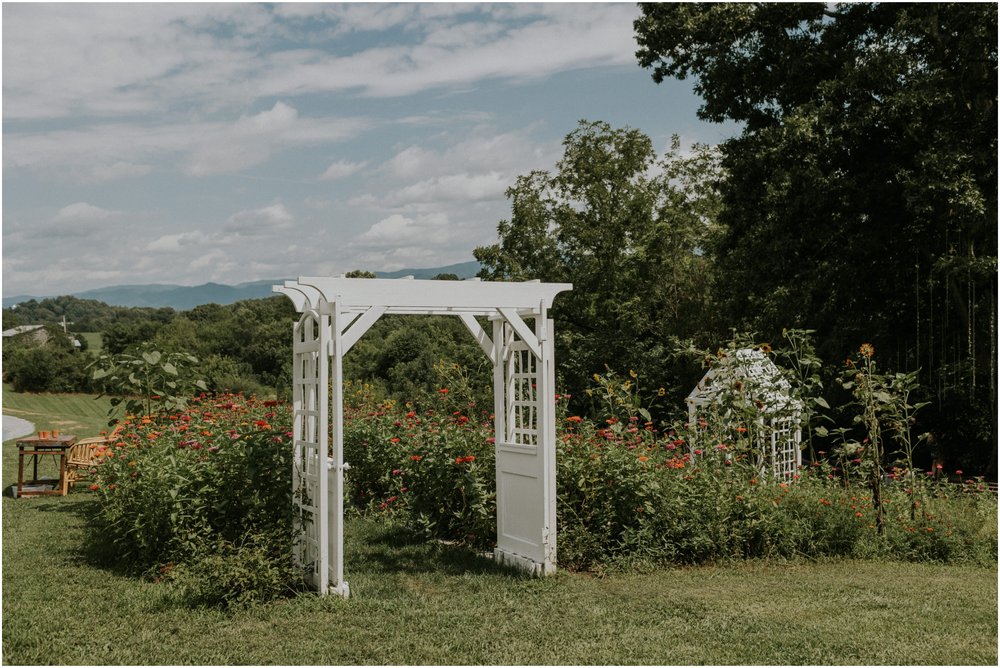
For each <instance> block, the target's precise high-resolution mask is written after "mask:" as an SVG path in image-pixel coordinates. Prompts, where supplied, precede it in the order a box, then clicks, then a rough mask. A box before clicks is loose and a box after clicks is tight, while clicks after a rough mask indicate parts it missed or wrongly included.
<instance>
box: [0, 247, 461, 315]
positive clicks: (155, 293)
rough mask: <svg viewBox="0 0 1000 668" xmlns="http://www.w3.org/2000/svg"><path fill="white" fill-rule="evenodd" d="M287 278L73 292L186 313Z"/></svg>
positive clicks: (437, 270)
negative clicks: (229, 283) (203, 305)
mask: <svg viewBox="0 0 1000 668" xmlns="http://www.w3.org/2000/svg"><path fill="white" fill-rule="evenodd" d="M478 271H479V263H478V262H477V261H475V260H472V261H471V262H461V263H459V264H450V265H447V266H444V267H433V268H429V269H400V270H399V271H389V272H385V271H376V272H374V273H375V276H376V277H377V278H402V277H403V276H413V277H414V278H418V279H419V278H433V277H435V276H437V275H438V274H455V275H456V276H458V277H459V278H461V279H466V278H473V277H474V276H475V275H476V273H477V272H478ZM284 280H285V279H283V278H279V279H270V280H261V281H251V282H249V283H239V284H237V285H222V284H221V283H205V284H204V285H194V286H186V285H169V284H162V283H156V284H151V285H113V286H110V287H107V288H96V289H94V290H84V291H82V292H74V293H71V295H72V296H73V297H77V298H79V299H94V300H96V301H99V302H104V303H105V304H108V305H109V306H151V307H154V308H159V307H164V306H166V307H170V308H173V309H176V310H178V311H186V310H189V309H192V308H194V307H195V306H200V305H201V304H220V305H226V304H232V303H233V302H238V301H241V300H244V299H261V298H264V297H273V296H274V293H273V292H271V286H273V285H279V284H280V283H282V282H283V281H284ZM32 299H35V300H39V301H40V300H42V299H44V297H33V296H29V295H19V296H16V297H4V298H3V307H4V308H10V307H11V306H14V305H16V304H20V303H21V302H26V301H30V300H32Z"/></svg>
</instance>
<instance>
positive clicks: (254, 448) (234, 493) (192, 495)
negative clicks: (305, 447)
mask: <svg viewBox="0 0 1000 668" xmlns="http://www.w3.org/2000/svg"><path fill="white" fill-rule="evenodd" d="M289 422H290V414H289V410H288V406H287V405H284V404H280V403H279V402H277V401H259V400H257V399H255V398H250V399H244V398H243V397H240V396H234V395H226V396H221V397H216V398H206V397H204V396H202V397H196V398H194V399H192V400H191V402H190V404H189V407H188V408H187V409H186V410H185V411H183V412H178V413H172V414H163V415H161V416H158V417H156V418H152V417H148V416H147V417H142V418H138V417H134V416H130V417H129V418H127V419H126V421H125V422H124V423H122V424H123V429H122V431H121V432H120V433H119V434H118V435H117V437H116V438H115V439H114V440H113V441H112V443H111V445H110V447H109V448H108V449H107V450H106V456H105V458H104V461H103V462H102V463H101V464H100V465H99V466H98V467H97V471H96V474H97V475H96V482H95V483H94V484H93V485H92V486H91V488H92V489H94V490H95V491H97V492H98V495H99V498H100V510H99V514H98V519H99V526H100V529H101V531H102V532H103V534H104V535H105V537H106V539H107V541H108V542H109V543H110V545H111V546H112V548H113V550H114V552H115V554H116V556H117V558H118V560H119V561H120V562H121V563H123V564H126V565H129V566H131V567H133V568H134V569H137V570H146V569H150V568H154V569H156V568H160V567H162V566H164V565H165V564H172V565H173V567H182V568H181V572H185V571H191V570H192V569H193V570H194V571H197V572H199V573H205V572H211V573H214V575H213V576H212V577H211V578H209V579H208V582H209V584H211V585H212V586H213V587H216V588H220V587H221V588H222V589H226V588H227V587H229V585H223V584H222V583H224V582H229V583H230V584H231V585H232V586H233V587H234V589H233V592H234V593H233V594H232V596H236V597H237V598H239V599H240V600H244V599H247V600H249V599H252V598H255V597H264V598H266V597H269V596H272V595H275V593H276V592H278V591H279V590H284V589H288V588H290V587H293V586H294V585H295V584H296V583H295V577H294V573H295V571H294V569H293V568H292V565H291V553H292V542H293V540H294V538H295V536H294V533H293V529H292V496H291V495H292V492H291V468H292V466H291V453H292V447H291V439H290V432H289V426H288V425H289ZM263 562H267V564H268V566H267V568H266V569H264V570H263V571H261V575H260V579H259V580H255V579H253V578H249V577H248V576H246V574H245V571H247V569H249V566H248V564H258V565H259V564H260V563H263ZM199 569H201V570H199ZM204 569H208V570H204ZM254 569H257V570H260V569H259V568H258V567H257V566H254ZM265 571H266V573H265ZM225 572H228V575H227V574H226V573H225ZM276 574H280V575H276ZM275 578H278V579H280V580H281V582H282V585H281V586H280V587H279V586H277V585H275V584H274V582H275ZM204 586H208V585H199V587H202V588H204ZM213 591H214V590H213ZM239 592H243V593H242V594H240V593H239ZM199 596H200V597H201V598H205V597H208V598H211V596H208V594H205V595H204V596H202V595H199ZM223 598H224V599H225V601H226V602H231V601H232V600H235V599H232V597H231V596H230V597H229V598H226V597H223ZM219 600H220V601H222V600H223V599H219Z"/></svg>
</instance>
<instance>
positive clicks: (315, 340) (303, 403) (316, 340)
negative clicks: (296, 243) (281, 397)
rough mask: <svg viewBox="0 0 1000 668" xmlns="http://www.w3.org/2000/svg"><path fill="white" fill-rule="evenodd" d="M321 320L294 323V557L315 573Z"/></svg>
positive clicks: (321, 393) (317, 564)
mask: <svg viewBox="0 0 1000 668" xmlns="http://www.w3.org/2000/svg"><path fill="white" fill-rule="evenodd" d="M319 328H320V323H319V322H318V320H317V318H316V317H315V316H314V315H311V314H306V315H304V316H303V317H302V319H301V320H300V321H299V323H298V324H297V325H296V326H295V336H294V345H293V355H294V360H293V362H294V363H293V372H292V373H293V378H292V390H293V396H294V403H293V409H294V412H293V436H294V448H295V452H294V463H293V467H292V485H293V489H294V490H295V504H296V511H297V512H296V513H295V519H296V525H297V528H298V529H299V535H300V540H299V543H298V545H297V546H296V554H295V558H296V561H297V563H299V564H300V565H301V566H303V567H305V568H307V569H311V571H312V573H313V575H314V576H315V575H317V574H318V573H319V568H320V537H319V525H320V519H319V507H318V506H319V498H320V483H319V477H320V474H321V460H320V457H321V456H324V457H325V456H326V453H325V452H322V450H323V449H325V448H324V447H323V445H322V443H321V440H322V438H321V431H320V430H321V429H322V428H323V425H322V417H321V413H320V410H321V407H322V406H323V403H324V402H325V401H326V388H324V387H322V384H323V383H322V382H321V377H322V373H321V365H322V364H324V363H325V360H324V358H323V356H322V355H321V345H320V332H319Z"/></svg>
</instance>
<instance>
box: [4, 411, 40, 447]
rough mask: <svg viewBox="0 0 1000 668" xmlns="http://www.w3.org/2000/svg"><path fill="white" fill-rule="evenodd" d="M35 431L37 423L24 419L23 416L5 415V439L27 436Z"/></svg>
mask: <svg viewBox="0 0 1000 668" xmlns="http://www.w3.org/2000/svg"><path fill="white" fill-rule="evenodd" d="M33 431H35V425H33V424H32V423H30V422H28V421H27V420H22V419H21V418H17V417H13V416H12V415H4V416H3V440H4V441H9V440H10V439H12V438H20V437H22V436H27V435H28V434H30V433H32V432H33Z"/></svg>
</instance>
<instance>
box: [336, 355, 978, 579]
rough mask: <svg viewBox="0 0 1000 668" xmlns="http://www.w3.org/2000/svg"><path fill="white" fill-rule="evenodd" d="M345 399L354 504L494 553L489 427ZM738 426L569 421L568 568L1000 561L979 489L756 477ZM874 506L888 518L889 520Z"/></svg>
mask: <svg viewBox="0 0 1000 668" xmlns="http://www.w3.org/2000/svg"><path fill="white" fill-rule="evenodd" d="M630 379H631V380H632V381H637V378H631V375H630ZM602 381H603V383H602ZM619 381H620V379H618V378H617V376H613V375H611V374H606V375H605V376H602V377H601V378H600V379H599V380H598V388H597V389H598V391H601V392H603V391H606V390H607V389H608V387H609V385H611V386H613V387H614V388H615V391H616V393H617V394H616V395H615V396H619V397H620V396H622V393H623V392H625V393H627V392H628V391H627V390H623V389H622V387H621V385H622V383H621V382H619ZM624 382H629V381H624ZM347 396H348V400H349V403H350V404H352V407H351V408H350V410H349V411H348V412H347V416H348V420H347V424H346V425H345V458H346V460H347V461H349V462H350V463H351V470H350V471H349V472H348V483H349V488H350V498H351V499H352V500H353V501H354V503H355V504H356V505H358V506H359V507H361V508H364V509H367V510H368V511H370V512H375V513H378V514H380V515H382V514H386V515H391V516H392V517H394V518H396V519H397V520H398V521H401V522H403V523H404V524H405V525H406V526H409V527H411V528H413V529H414V530H417V531H420V532H422V533H424V534H425V535H430V536H433V537H437V538H444V539H449V540H459V541H463V542H465V543H467V544H469V545H472V546H475V547H477V548H483V547H489V546H490V545H492V544H493V543H494V541H495V524H494V521H495V513H496V496H495V468H494V461H493V445H492V443H491V441H492V438H491V437H492V428H491V424H490V421H489V420H488V419H487V417H486V416H485V415H483V414H480V417H477V416H476V415H474V414H472V413H471V411H470V412H465V411H456V410H453V408H455V406H458V405H461V404H462V402H461V399H460V398H458V397H455V396H453V395H452V394H451V393H450V392H448V393H443V392H438V393H437V397H436V401H438V402H440V407H438V408H436V409H432V410H426V409H424V410H422V411H421V412H418V411H416V410H414V407H413V406H412V405H404V406H397V405H396V404H395V403H394V402H391V401H385V400H379V399H378V398H377V397H376V396H375V395H373V394H372V393H371V390H370V388H366V387H363V386H352V387H351V391H350V392H349V393H348V394H347ZM629 401H631V399H627V400H626V405H625V406H623V405H621V404H619V403H618V402H617V401H615V400H612V402H611V407H612V408H614V409H615V410H616V411H621V410H623V409H624V410H625V411H626V412H629V410H628V409H629V408H638V410H636V412H637V413H638V412H639V411H640V410H645V409H642V408H641V407H636V405H635V404H631V403H629ZM734 402H735V403H736V404H741V405H742V403H741V402H739V401H735V399H734ZM423 403H426V401H425V402H423ZM751 403H752V402H751ZM563 409H564V406H563ZM560 412H562V409H561V410H560ZM618 414H622V413H620V412H619V413H618ZM723 414H724V415H725V416H728V417H725V418H724V416H723ZM737 415H738V410H736V409H735V408H734V409H733V410H729V411H726V410H720V412H719V415H718V417H717V418H715V419H712V420H706V421H705V422H704V423H701V424H696V425H685V426H678V427H675V428H666V429H664V430H658V429H657V428H656V427H655V425H654V423H653V422H652V421H649V420H647V421H646V422H643V421H642V420H641V418H640V417H639V416H638V415H636V416H632V417H628V418H619V417H616V416H607V417H606V419H605V420H604V421H603V422H602V423H597V422H594V421H591V420H587V419H584V418H582V417H580V416H569V417H565V418H564V419H562V421H561V423H560V425H559V429H558V434H557V447H558V453H557V465H558V472H557V498H558V502H557V512H558V520H557V523H558V526H559V563H560V564H561V565H562V566H568V567H571V568H588V569H594V568H597V569H605V568H609V567H613V566H615V565H616V564H618V565H627V564H634V563H639V562H642V563H650V564H663V563H680V564H694V563H704V562H713V561H719V560H729V559H745V558H760V557H782V558H793V557H800V556H805V557H808V558H821V557H831V556H840V557H843V556H849V557H850V556H854V557H865V558H879V559H882V558H899V557H903V558H911V559H917V560H935V561H969V562H975V563H993V562H995V559H996V551H995V549H996V531H995V526H996V504H995V498H994V497H992V495H991V494H990V492H989V491H988V490H986V489H985V487H984V486H981V485H980V486H978V487H977V485H976V483H975V481H974V482H973V484H970V485H967V486H966V488H967V489H966V493H963V492H961V491H960V490H962V487H960V486H957V485H953V484H951V483H941V482H937V481H936V480H935V479H933V478H928V477H926V476H925V477H921V478H920V479H917V480H915V481H913V482H912V483H907V484H909V485H911V486H909V487H904V486H903V484H901V483H902V482H903V479H902V478H900V479H899V483H900V484H893V485H891V486H889V487H886V488H884V489H880V490H879V492H880V496H875V495H873V493H872V491H871V489H870V488H869V486H868V479H867V478H865V479H863V480H862V483H863V484H862V485H861V486H860V487H858V486H856V485H852V484H851V483H852V480H857V479H858V471H857V470H855V471H854V472H853V474H852V475H847V476H845V475H843V472H842V471H841V469H840V468H839V467H834V466H833V465H831V464H830V463H827V462H826V461H825V460H821V461H816V462H813V464H811V465H810V466H809V467H807V469H805V470H802V471H800V472H799V473H798V474H796V475H795V476H793V477H792V478H791V479H788V480H781V479H775V478H772V477H771V476H770V475H764V474H763V473H762V471H761V462H760V459H759V457H758V456H757V455H758V454H759V453H758V452H757V451H756V450H755V449H754V447H753V438H754V436H753V434H751V433H749V432H748V431H747V430H746V429H744V430H740V429H737V428H734V424H739V423H738V422H735V423H734V421H733V420H734V419H737ZM743 419H746V416H743ZM852 466H853V465H852ZM914 498H916V499H917V500H918V503H921V504H924V505H922V506H921V508H923V510H922V511H921V514H919V515H916V516H914V517H916V519H915V518H914V517H911V515H910V512H909V510H910V508H911V505H912V500H913V499H914ZM879 504H881V506H882V507H883V508H884V509H888V510H886V511H885V512H884V513H883V515H884V516H883V519H882V520H879V510H878V506H879ZM880 521H881V522H882V524H883V526H884V535H883V534H882V533H880V531H879V528H878V526H879V524H878V523H879V522H880Z"/></svg>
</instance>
